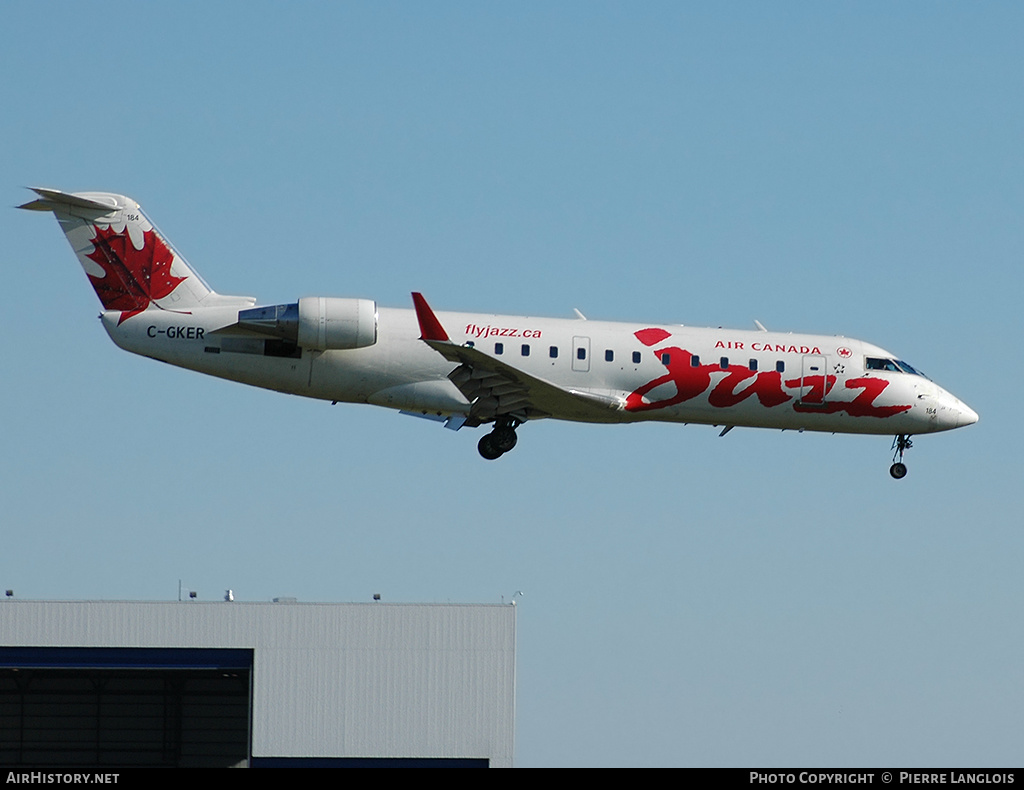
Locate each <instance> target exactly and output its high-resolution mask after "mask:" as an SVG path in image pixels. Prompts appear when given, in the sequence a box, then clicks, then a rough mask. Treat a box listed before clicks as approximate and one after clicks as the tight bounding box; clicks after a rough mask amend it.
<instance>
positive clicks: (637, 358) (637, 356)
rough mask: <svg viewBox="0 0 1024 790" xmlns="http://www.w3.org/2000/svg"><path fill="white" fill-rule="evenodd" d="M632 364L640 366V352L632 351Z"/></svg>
mask: <svg viewBox="0 0 1024 790" xmlns="http://www.w3.org/2000/svg"><path fill="white" fill-rule="evenodd" d="M633 364H634V365H639V364H640V352H639V351H634V352H633Z"/></svg>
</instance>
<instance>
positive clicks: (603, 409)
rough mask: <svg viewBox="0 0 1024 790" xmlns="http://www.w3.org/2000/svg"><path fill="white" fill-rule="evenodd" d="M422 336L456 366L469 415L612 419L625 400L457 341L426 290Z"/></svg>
mask: <svg viewBox="0 0 1024 790" xmlns="http://www.w3.org/2000/svg"><path fill="white" fill-rule="evenodd" d="M412 299H413V304H414V305H415V307H416V317H417V319H419V323H420V339H421V340H422V341H423V342H424V343H426V344H427V345H428V346H430V347H431V348H432V349H434V350H435V351H437V352H438V353H439V354H440V355H441V356H443V357H444V358H445V359H447V360H448V361H449V362H453V363H456V364H457V365H458V367H456V368H455V369H454V370H453V371H452V372H451V373H449V374H448V378H449V379H450V380H451V382H452V383H453V384H454V385H455V386H456V387H458V389H459V391H460V392H461V393H462V394H463V395H464V396H465V397H466V399H467V400H468V401H469V402H470V403H471V404H472V407H471V409H470V414H469V416H470V419H472V420H475V421H477V422H490V421H492V420H495V419H497V418H499V417H505V416H507V417H511V418H513V419H515V420H518V421H519V422H525V421H526V420H528V419H533V420H536V419H540V418H543V417H552V416H555V417H558V418H559V419H563V420H580V421H584V422H611V421H613V420H614V417H613V416H612V415H613V414H614V412H617V411H621V410H622V406H623V404H622V401H620V400H619V399H617V398H613V397H605V396H601V395H595V394H594V393H591V392H586V391H581V390H573V389H566V388H563V387H559V386H558V385H557V384H552V383H551V382H549V381H544V380H543V379H540V378H537V377H536V376H532V375H530V374H529V373H524V372H523V371H521V370H519V369H518V368H516V367H513V366H512V365H509V364H507V363H506V362H502V361H501V360H499V359H496V358H495V357H492V356H490V355H489V354H485V353H484V352H483V351H480V350H478V349H476V348H474V347H473V346H469V345H464V346H460V345H458V344H457V343H453V342H452V341H451V339H450V338H449V337H448V333H447V332H445V331H444V327H442V326H441V322H440V321H438V320H437V316H436V315H434V311H433V310H431V309H430V305H428V304H427V301H426V299H424V298H423V295H422V294H419V293H414V294H413V295H412Z"/></svg>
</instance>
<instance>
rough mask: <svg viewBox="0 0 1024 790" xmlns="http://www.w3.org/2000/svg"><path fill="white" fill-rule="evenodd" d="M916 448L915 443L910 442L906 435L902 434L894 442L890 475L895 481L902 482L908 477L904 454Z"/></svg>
mask: <svg viewBox="0 0 1024 790" xmlns="http://www.w3.org/2000/svg"><path fill="white" fill-rule="evenodd" d="M913 446H914V443H913V442H912V441H910V437H909V436H907V435H905V434H900V435H899V436H897V437H896V438H895V439H893V440H892V449H893V451H894V452H893V455H892V466H890V467H889V474H891V475H892V477H893V479H894V480H902V479H903V478H904V477H906V476H907V466H906V464H904V463H903V453H905V452H906V451H907V450H909V449H910V448H911V447H913Z"/></svg>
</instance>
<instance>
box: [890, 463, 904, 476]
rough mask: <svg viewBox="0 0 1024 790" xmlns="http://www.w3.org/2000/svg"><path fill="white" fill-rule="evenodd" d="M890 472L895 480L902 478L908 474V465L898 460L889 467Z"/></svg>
mask: <svg viewBox="0 0 1024 790" xmlns="http://www.w3.org/2000/svg"><path fill="white" fill-rule="evenodd" d="M889 474H891V475H892V476H893V479H895V480H902V479H903V478H904V477H906V476H907V465H906V464H904V463H900V462H899V461H897V462H896V463H894V464H893V465H892V466H890V467H889Z"/></svg>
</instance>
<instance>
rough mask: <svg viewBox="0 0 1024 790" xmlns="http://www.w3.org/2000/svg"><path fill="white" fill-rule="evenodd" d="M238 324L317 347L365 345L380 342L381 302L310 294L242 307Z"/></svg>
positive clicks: (332, 347)
mask: <svg viewBox="0 0 1024 790" xmlns="http://www.w3.org/2000/svg"><path fill="white" fill-rule="evenodd" d="M236 326H237V327H238V328H239V329H247V330H249V331H251V332H258V333H259V334H261V335H269V336H270V337H279V338H281V339H283V340H290V341H291V342H293V343H295V344H296V345H298V346H301V347H302V348H310V349H316V350H317V351H326V350H328V349H343V348H365V347H366V346H372V345H373V344H374V343H376V342H377V303H376V302H374V301H373V300H371V299H334V298H329V297H324V296H307V297H304V298H302V299H299V301H298V302H292V303H291V304H275V305H271V306H269V307H253V308H252V309H250V310H239V311H238V324H237V325H236Z"/></svg>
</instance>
